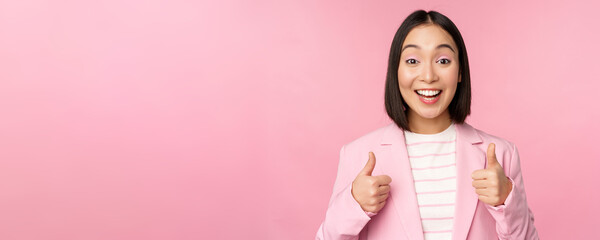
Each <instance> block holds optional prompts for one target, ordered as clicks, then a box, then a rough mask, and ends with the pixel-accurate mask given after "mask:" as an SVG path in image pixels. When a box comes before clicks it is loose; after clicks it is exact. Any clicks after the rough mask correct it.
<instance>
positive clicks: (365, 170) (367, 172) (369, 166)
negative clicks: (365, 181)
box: [359, 152, 375, 176]
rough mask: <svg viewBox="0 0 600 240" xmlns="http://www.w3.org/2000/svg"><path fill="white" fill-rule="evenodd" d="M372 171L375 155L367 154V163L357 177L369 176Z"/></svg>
mask: <svg viewBox="0 0 600 240" xmlns="http://www.w3.org/2000/svg"><path fill="white" fill-rule="evenodd" d="M373 169H375V154H374V153H373V152H369V161H367V164H366V165H365V167H364V168H363V169H362V170H361V171H360V173H359V175H365V176H371V174H373Z"/></svg>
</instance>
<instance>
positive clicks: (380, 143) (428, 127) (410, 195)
mask: <svg viewBox="0 0 600 240" xmlns="http://www.w3.org/2000/svg"><path fill="white" fill-rule="evenodd" d="M388 64H389V65H388V73H387V79H386V88H385V106H386V110H387V114H388V116H389V117H390V118H391V119H392V120H393V121H394V123H393V124H390V125H388V126H386V127H383V128H380V129H377V130H375V131H373V132H371V133H368V134H366V135H365V136H362V137H360V138H358V139H356V140H354V141H353V142H351V143H349V144H346V145H345V146H343V147H342V149H341V151H340V162H339V166H338V173H337V177H336V181H335V184H334V187H333V194H332V196H331V199H330V202H329V207H328V209H327V213H326V217H325V221H323V223H322V224H321V226H320V227H319V230H318V232H317V237H316V238H317V239H369V240H373V239H477V240H480V239H498V238H500V239H538V235H537V231H536V229H535V226H534V225H533V214H532V213H531V211H530V209H529V207H528V205H527V198H526V196H525V189H524V186H523V177H522V176H521V170H520V163H519V155H518V152H517V149H516V147H515V145H514V144H513V143H511V142H508V141H506V140H504V139H502V138H499V137H496V136H493V135H490V134H487V133H485V132H482V131H480V130H477V129H475V128H473V127H471V126H470V125H468V124H466V123H465V122H464V121H465V118H466V117H467V115H469V113H470V106H471V83H470V75H469V63H468V58H467V51H466V48H465V45H464V42H463V39H462V36H461V34H460V32H459V31H458V29H457V28H456V26H455V25H454V23H452V21H451V20H450V19H448V18H447V17H446V16H444V15H442V14H440V13H438V12H435V11H429V12H425V11H423V10H419V11H415V12H414V13H412V14H411V15H409V16H408V17H407V18H406V20H405V21H404V22H403V23H402V25H401V26H400V28H399V29H398V31H397V32H396V35H395V36H394V40H393V42H392V47H391V50H390V56H389V62H388ZM367 154H368V155H367ZM376 156H377V157H376Z"/></svg>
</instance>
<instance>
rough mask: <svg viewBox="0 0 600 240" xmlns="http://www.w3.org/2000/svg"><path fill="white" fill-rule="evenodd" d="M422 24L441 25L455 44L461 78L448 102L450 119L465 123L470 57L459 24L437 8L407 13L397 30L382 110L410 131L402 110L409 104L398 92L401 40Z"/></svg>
mask: <svg viewBox="0 0 600 240" xmlns="http://www.w3.org/2000/svg"><path fill="white" fill-rule="evenodd" d="M423 24H434V25H437V26H439V27H441V28H442V29H444V30H445V31H446V32H447V33H448V34H450V36H452V39H453V40H454V43H455V44H456V46H457V48H458V51H457V53H458V64H459V71H458V74H459V76H460V79H461V80H460V82H459V83H458V86H457V88H456V93H455V95H454V98H453V99H452V101H451V102H450V105H449V106H448V111H449V112H450V119H452V120H453V121H454V122H455V123H464V122H465V119H466V118H467V116H468V115H469V114H470V113H471V75H470V73H469V59H468V57H467V49H466V47H465V43H464V41H463V38H462V36H461V34H460V32H459V31H458V28H456V25H454V23H453V22H452V21H451V20H450V19H449V18H448V17H446V16H444V15H443V14H441V13H438V12H436V11H429V12H426V11H424V10H417V11H415V12H413V13H411V14H410V15H409V16H408V17H406V19H405V20H404V22H402V24H401V25H400V27H399V28H398V30H397V31H396V35H395V36H394V40H393V41H392V47H391V49H390V57H389V60H388V69H387V76H386V81H385V110H386V112H387V114H388V116H389V117H390V118H391V119H392V120H393V121H394V122H395V123H396V125H398V127H400V128H402V129H404V130H409V131H410V129H409V127H408V117H407V114H406V112H405V111H404V110H405V109H408V105H407V104H406V102H405V101H404V99H403V98H402V95H401V94H400V88H399V85H398V67H399V64H400V54H401V51H402V49H401V48H402V44H404V40H405V39H406V36H407V35H408V33H409V32H410V31H411V30H412V29H413V28H415V27H417V26H420V25H423Z"/></svg>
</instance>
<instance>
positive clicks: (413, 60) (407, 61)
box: [406, 58, 419, 64]
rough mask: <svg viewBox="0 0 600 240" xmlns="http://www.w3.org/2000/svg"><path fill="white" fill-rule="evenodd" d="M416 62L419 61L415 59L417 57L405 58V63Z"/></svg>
mask: <svg viewBox="0 0 600 240" xmlns="http://www.w3.org/2000/svg"><path fill="white" fill-rule="evenodd" d="M418 62H419V61H417V59H414V58H409V59H406V63H408V64H417V63H418Z"/></svg>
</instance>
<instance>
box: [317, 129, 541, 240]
mask: <svg viewBox="0 0 600 240" xmlns="http://www.w3.org/2000/svg"><path fill="white" fill-rule="evenodd" d="M455 126H456V134H457V141H456V169H457V186H456V188H457V189H456V205H455V216H454V230H453V233H452V239H454V240H458V239H475V240H482V239H498V238H499V239H538V234H537V231H536V229H535V226H534V225H533V220H534V219H533V214H532V212H531V210H530V209H529V207H528V205H527V198H526V196H525V189H524V186H523V177H522V176H521V167H520V163H519V154H518V152H517V149H516V147H515V145H514V144H513V143H511V142H508V141H506V140H504V139H501V138H499V137H496V136H492V135H489V134H487V133H485V132H482V131H480V130H477V129H475V128H473V127H471V126H470V125H468V124H466V123H464V124H456V125H455ZM490 143H495V144H496V157H497V159H498V162H500V164H501V165H502V167H503V168H504V172H505V173H506V175H507V177H509V178H510V180H511V181H512V182H513V189H512V191H511V193H510V194H509V196H508V198H507V199H506V201H505V203H504V205H501V206H498V207H492V206H489V205H487V204H485V203H483V202H481V201H479V199H478V196H477V194H476V193H475V189H474V188H473V186H472V185H471V184H472V181H473V180H472V178H471V173H472V172H473V171H475V170H478V169H483V168H485V165H486V162H487V161H486V150H487V147H488V145H489V144H490ZM369 151H372V152H373V153H375V157H376V160H377V162H376V165H375V169H374V171H373V176H376V175H384V174H385V175H388V176H390V177H391V178H392V182H391V183H390V195H389V197H388V199H387V202H386V205H385V206H384V207H383V209H382V210H381V211H380V212H379V213H378V214H377V215H375V216H372V217H369V216H368V215H367V214H366V213H365V212H364V211H363V210H362V208H361V207H360V205H359V204H358V202H356V200H355V199H354V198H353V197H352V192H351V190H352V181H353V180H354V178H355V177H356V175H357V174H358V173H359V172H360V170H361V169H362V168H363V167H364V166H365V164H366V162H367V160H368V152H369ZM316 239H328V240H329V239H361V240H365V239H368V240H392V239H393V240H400V239H423V228H422V226H421V218H420V215H419V207H418V205H417V197H416V193H415V188H414V182H413V177H412V171H411V167H410V163H409V160H408V154H407V150H406V144H405V141H404V132H403V131H402V129H400V128H399V127H397V126H396V125H395V124H393V123H392V124H390V125H388V126H386V127H382V128H379V129H377V130H375V131H373V132H371V133H369V134H367V135H365V136H362V137H360V138H358V139H356V140H354V141H352V142H351V143H349V144H346V145H345V146H343V147H342V149H341V151H340V161H339V165H338V172H337V177H336V180H335V183H334V186H333V194H332V195H331V199H330V201H329V207H328V209H327V213H326V215H325V220H324V221H323V222H322V223H321V226H320V227H319V230H318V232H317V236H316Z"/></svg>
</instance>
